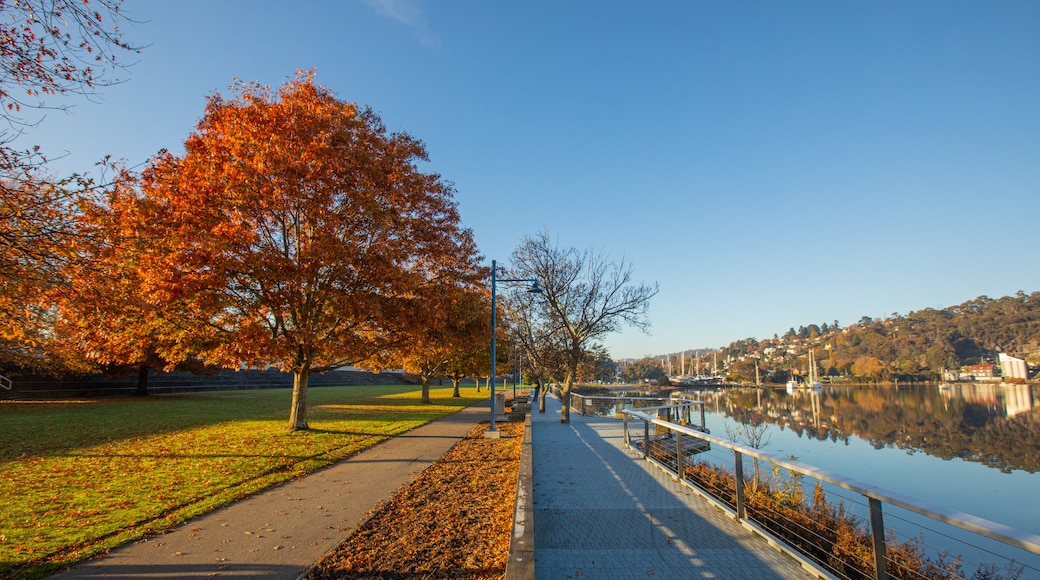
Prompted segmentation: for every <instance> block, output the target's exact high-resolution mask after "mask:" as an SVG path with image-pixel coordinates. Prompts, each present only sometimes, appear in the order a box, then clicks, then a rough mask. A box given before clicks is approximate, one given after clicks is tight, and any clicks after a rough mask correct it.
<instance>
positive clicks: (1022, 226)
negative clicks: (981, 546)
mask: <svg viewBox="0 0 1040 580" xmlns="http://www.w3.org/2000/svg"><path fill="white" fill-rule="evenodd" d="M124 10H125V11H126V12H127V13H128V14H129V15H130V16H132V17H133V18H135V19H136V20H138V21H140V23H139V24H137V25H133V26H124V29H125V31H126V34H127V37H128V39H129V40H131V41H133V42H137V43H140V44H145V45H147V48H146V49H145V50H144V51H143V52H142V53H141V54H140V55H139V56H137V57H134V58H130V57H127V58H126V60H132V61H134V64H133V66H132V67H130V68H129V69H128V70H127V71H125V72H123V73H121V76H122V77H124V78H125V79H126V82H124V83H122V84H119V85H116V86H112V87H107V88H105V89H104V90H103V93H102V95H101V99H100V102H89V101H86V100H83V99H72V100H70V101H69V102H70V103H72V104H74V105H75V106H74V108H73V109H72V111H71V113H70V114H68V115H66V114H64V113H60V112H52V113H50V114H49V115H48V117H47V118H46V119H45V120H44V121H43V123H41V125H40V126H39V127H37V128H34V129H32V130H30V131H29V132H28V134H27V135H25V136H24V137H22V139H21V140H20V141H19V142H18V143H19V144H21V145H29V144H39V145H41V146H42V147H43V149H44V151H45V152H47V153H48V154H49V155H50V156H52V157H57V156H62V157H61V158H60V159H57V160H56V161H55V164H54V167H55V169H56V170H57V171H58V172H61V173H65V172H71V171H85V170H89V169H91V167H92V165H93V163H94V162H95V161H97V160H98V159H100V158H101V157H102V156H104V155H112V156H114V157H116V158H123V159H125V160H126V161H127V162H128V164H130V165H136V164H138V163H141V162H144V161H146V160H147V159H148V158H149V157H150V156H151V155H153V154H155V153H156V152H157V151H158V150H160V149H163V148H166V149H169V150H171V151H180V150H182V147H181V145H182V143H183V141H184V139H185V138H186V137H187V135H188V134H189V132H190V131H191V130H192V128H193V126H194V123H195V122H196V121H197V120H198V118H199V117H200V116H201V114H202V109H203V106H204V98H205V96H206V95H208V94H210V93H212V92H214V91H220V90H224V89H225V88H226V87H227V86H228V85H229V84H230V83H231V82H232V80H233V79H234V78H236V77H237V78H240V79H243V80H246V81H254V80H255V81H260V82H263V83H265V84H269V85H274V86H277V85H280V84H282V83H283V82H284V81H285V80H286V79H287V78H288V77H290V76H291V75H292V74H293V73H294V72H295V71H296V70H297V69H310V68H316V69H317V81H318V82H320V83H321V84H324V85H325V86H327V87H329V88H330V89H332V90H333V91H334V92H335V93H336V94H337V96H338V97H340V98H341V99H343V100H346V101H353V102H358V103H360V104H363V105H368V106H370V107H372V109H373V110H375V111H376V112H377V113H378V114H380V116H381V117H382V119H383V121H384V122H385V123H386V125H387V127H388V129H390V130H391V131H406V132H408V133H410V134H412V135H413V136H415V137H417V138H419V139H422V140H423V141H424V142H425V143H426V146H427V149H428V151H429V154H430V163H429V164H428V165H427V166H426V167H425V169H426V170H427V171H432V172H436V173H439V174H441V175H442V176H443V177H444V178H445V179H446V180H449V181H451V182H453V183H454V184H455V186H456V188H457V195H456V198H457V200H458V202H459V207H460V212H461V215H462V219H463V222H464V225H465V226H467V227H469V228H471V229H472V230H473V231H474V234H475V237H476V240H477V243H478V245H479V247H480V250H481V252H482V253H483V254H484V255H485V256H486V257H487V259H488V261H489V262H490V260H491V259H496V260H498V261H499V262H500V263H501V262H504V261H507V260H508V258H509V255H510V253H511V252H512V250H513V249H514V248H515V247H516V246H517V245H518V244H519V243H520V242H521V240H522V238H523V237H524V236H525V235H533V234H536V233H538V232H540V231H542V230H546V231H548V232H549V233H550V234H551V235H552V236H553V237H554V238H556V239H557V240H558V241H559V243H560V244H561V245H562V246H565V247H571V246H573V247H577V248H582V249H584V248H590V249H594V250H601V251H603V252H605V253H607V254H609V255H611V256H613V257H615V258H618V259H620V258H624V259H625V260H628V261H630V262H631V263H632V264H634V266H635V274H636V278H637V280H641V281H646V282H658V283H659V284H660V289H661V290H660V293H659V294H658V295H657V297H656V298H655V299H654V300H653V302H652V304H651V309H650V316H651V320H652V325H653V327H652V330H651V334H650V335H649V336H647V335H643V334H641V333H638V332H634V331H627V332H622V333H620V334H617V335H614V336H611V337H609V338H607V339H606V340H605V343H606V345H607V346H608V347H609V348H610V350H611V352H612V354H613V355H614V356H616V357H639V356H643V355H647V354H662V353H665V352H676V351H678V350H680V349H688V348H701V347H715V346H721V345H724V344H728V343H729V342H731V341H733V340H736V339H740V338H745V337H749V336H754V337H757V338H760V339H761V338H767V337H771V336H772V335H773V334H774V333H780V334H782V333H783V332H784V331H786V330H787V329H788V328H789V327H792V326H794V327H797V326H799V325H802V324H809V323H817V324H819V323H822V322H832V321H834V320H838V321H839V322H840V323H841V324H843V325H846V324H850V323H853V322H855V321H856V320H858V319H859V318H860V317H861V316H864V315H866V316H871V317H880V316H884V315H888V314H891V313H892V312H899V313H903V314H905V313H907V312H908V311H911V310H919V309H922V308H929V307H930V308H941V307H945V306H950V305H953V304H959V303H961V302H964V301H966V300H969V299H973V298H975V297H976V296H979V295H983V294H985V295H988V296H990V297H993V298H996V297H999V296H1004V295H1009V294H1013V293H1014V292H1016V291H1018V290H1024V291H1026V292H1032V291H1036V290H1040V270H1038V268H1037V266H1036V261H1035V260H1036V251H1037V248H1038V246H1040V243H1038V242H1040V227H1037V201H1038V200H1040V66H1038V63H1040V3H1037V2H1032V1H1023V2H1013V1H997V2H962V1H956V0H954V1H945V0H944V1H915V2H903V1H898V2H896V1H892V2H885V1H878V2H830V1H827V2H824V1H820V2H814V1H792V2H773V1H767V2H722V1H711V2H695V1H675V2H652V3H647V2H634V1H633V2H617V1H603V0H597V1H591V0H589V1H577V0H573V1H572V0H568V1H564V2H560V1H558V0H553V1H535V0H525V1H523V2H508V3H507V2H486V1H478V0H468V1H461V0H459V1H455V0H444V1H440V2H419V1H413V0H383V1H376V0H373V1H370V2H363V1H351V2H347V1H344V2H308V3H287V2H268V1H257V0H250V1H237V0H235V1H232V0H224V1H221V2H211V1H196V0H178V1H177V2H152V1H142V0H127V2H126V4H125V5H124Z"/></svg>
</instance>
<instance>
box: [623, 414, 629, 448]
mask: <svg viewBox="0 0 1040 580" xmlns="http://www.w3.org/2000/svg"><path fill="white" fill-rule="evenodd" d="M621 425H622V426H623V427H624V429H625V446H626V447H629V448H631V447H632V438H631V437H630V436H629V434H628V413H626V412H624V411H621Z"/></svg>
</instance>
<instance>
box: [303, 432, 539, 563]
mask: <svg viewBox="0 0 1040 580" xmlns="http://www.w3.org/2000/svg"><path fill="white" fill-rule="evenodd" d="M498 428H499V429H500V430H501V432H502V437H501V438H500V439H485V438H484V432H485V431H486V430H487V424H486V423H485V424H481V425H477V426H476V427H474V428H473V429H472V430H471V431H470V432H469V433H468V434H467V435H466V438H465V439H463V440H462V441H460V442H459V443H458V444H457V445H455V447H453V448H452V449H451V451H449V452H448V453H447V454H446V455H444V456H443V457H442V458H441V460H440V461H438V462H437V463H435V464H434V465H431V466H430V467H429V468H427V469H426V470H425V471H423V473H422V474H420V475H419V477H418V478H417V479H416V480H415V481H413V482H412V483H411V484H410V485H408V486H405V487H404V488H402V489H401V490H400V491H399V492H398V493H397V494H396V495H395V496H394V497H393V498H391V499H390V500H389V501H388V502H387V503H386V504H385V505H384V506H383V507H382V508H380V509H379V510H378V511H377V512H376V513H375V515H373V517H372V518H371V519H370V520H368V522H366V523H365V524H363V525H362V526H361V527H360V528H359V529H358V530H357V531H356V532H355V533H354V534H353V535H351V537H350V538H348V539H347V540H346V541H345V542H344V543H343V544H342V545H341V546H340V547H339V548H338V549H337V550H336V551H335V552H333V553H331V554H329V555H328V556H326V557H325V558H323V559H322V560H321V561H320V562H318V564H317V566H315V568H314V570H313V571H312V572H311V573H310V574H309V575H308V578H310V579H311V580H333V579H358V578H367V579H383V580H405V579H412V578H476V579H485V578H501V577H502V576H503V575H504V574H505V566H506V560H507V555H508V550H509V536H510V531H511V528H512V523H513V501H514V498H515V496H516V478H517V473H518V470H519V465H520V449H521V443H522V441H523V432H524V426H523V423H519V422H515V423H499V424H498Z"/></svg>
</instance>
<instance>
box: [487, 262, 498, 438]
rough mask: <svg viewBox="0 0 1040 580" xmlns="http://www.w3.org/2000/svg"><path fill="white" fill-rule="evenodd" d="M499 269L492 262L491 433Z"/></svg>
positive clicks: (493, 424) (490, 429)
mask: <svg viewBox="0 0 1040 580" xmlns="http://www.w3.org/2000/svg"><path fill="white" fill-rule="evenodd" d="M497 269H498V264H496V263H495V261H494V260H491V380H489V381H488V382H489V383H490V384H491V427H490V428H489V429H488V431H489V432H491V433H494V432H495V431H496V429H495V366H496V365H495V356H496V353H495V335H496V334H497V333H498V318H497V316H496V313H495V270H497Z"/></svg>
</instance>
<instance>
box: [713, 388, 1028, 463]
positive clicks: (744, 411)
mask: <svg viewBox="0 0 1040 580" xmlns="http://www.w3.org/2000/svg"><path fill="white" fill-rule="evenodd" d="M697 396H698V397H699V398H701V399H702V400H705V401H706V402H708V403H709V408H712V407H714V410H716V411H717V412H719V413H721V414H723V415H725V416H727V417H730V418H731V419H732V420H734V421H737V422H740V423H757V422H760V421H761V422H765V423H770V424H775V425H777V426H779V427H780V428H781V429H790V430H792V431H794V432H795V433H797V434H798V436H799V437H804V438H811V439H817V440H821V441H823V440H831V441H835V442H839V441H842V442H844V443H845V444H848V441H849V438H850V437H858V438H860V439H863V440H865V441H868V442H869V443H870V444H871V445H872V446H873V447H874V448H875V449H881V448H883V447H886V446H887V447H895V448H899V449H904V450H907V451H909V452H915V451H921V452H924V453H927V454H929V455H932V456H935V457H940V458H943V459H951V458H954V457H957V458H961V459H964V460H966V461H972V462H977V463H981V464H984V465H987V466H989V467H992V468H996V469H999V470H1001V471H1003V472H1005V473H1009V472H1011V471H1012V470H1024V471H1027V472H1029V473H1036V472H1037V471H1040V453H1038V450H1040V397H1038V393H1037V390H1036V388H1035V387H1033V388H1031V387H1030V386H1029V385H998V384H995V383H990V384H985V383H955V384H953V385H950V388H949V389H942V390H940V389H938V388H937V387H936V386H934V385H932V386H929V387H913V388H906V387H900V388H891V387H886V388H864V387H827V388H824V389H823V390H822V391H812V390H804V391H794V392H792V393H787V392H785V391H775V390H768V389H732V390H725V391H715V392H712V391H707V392H700V393H698V394H697Z"/></svg>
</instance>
